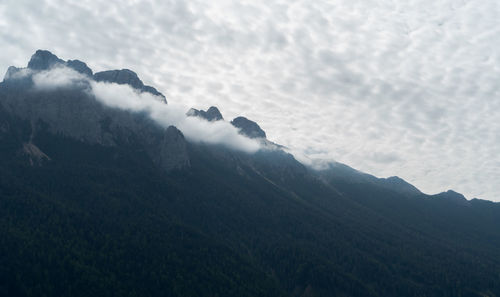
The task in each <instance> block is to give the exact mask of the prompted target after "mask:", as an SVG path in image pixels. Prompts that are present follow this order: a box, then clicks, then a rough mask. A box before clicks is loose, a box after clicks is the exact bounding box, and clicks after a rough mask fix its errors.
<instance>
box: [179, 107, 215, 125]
mask: <svg viewBox="0 0 500 297" xmlns="http://www.w3.org/2000/svg"><path fill="white" fill-rule="evenodd" d="M186 115H188V116H191V117H200V118H203V119H205V120H207V121H209V122H213V121H222V120H224V118H223V117H222V114H221V113H220V111H219V109H218V108H217V107H215V106H211V107H210V108H209V109H207V110H206V111H205V110H201V109H200V110H198V109H195V108H191V109H190V110H189V111H188V112H187V113H186Z"/></svg>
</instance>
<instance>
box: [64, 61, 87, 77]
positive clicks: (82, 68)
mask: <svg viewBox="0 0 500 297" xmlns="http://www.w3.org/2000/svg"><path fill="white" fill-rule="evenodd" d="M66 66H68V67H70V68H72V69H74V70H76V71H78V72H80V73H81V74H85V75H87V76H89V77H92V69H90V68H89V67H88V66H87V64H85V63H84V62H82V61H80V60H68V62H66Z"/></svg>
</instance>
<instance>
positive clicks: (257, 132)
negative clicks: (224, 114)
mask: <svg viewBox="0 0 500 297" xmlns="http://www.w3.org/2000/svg"><path fill="white" fill-rule="evenodd" d="M231 124H232V125H233V126H235V127H236V128H238V129H240V133H241V134H243V135H245V136H247V137H250V138H266V132H264V130H262V129H261V128H260V126H259V125H258V124H257V123H256V122H254V121H251V120H249V119H247V118H245V117H237V118H235V119H234V120H232V121H231Z"/></svg>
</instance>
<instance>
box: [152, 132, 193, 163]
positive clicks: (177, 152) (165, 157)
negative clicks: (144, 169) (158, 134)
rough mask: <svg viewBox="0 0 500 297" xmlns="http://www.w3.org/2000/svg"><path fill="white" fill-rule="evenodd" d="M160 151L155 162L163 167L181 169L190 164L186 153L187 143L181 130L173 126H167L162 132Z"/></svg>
mask: <svg viewBox="0 0 500 297" xmlns="http://www.w3.org/2000/svg"><path fill="white" fill-rule="evenodd" d="M159 147H160V152H159V154H158V156H157V158H156V162H158V165H160V166H161V167H163V168H169V169H182V168H186V167H189V166H190V162H189V156H188V154H187V144H186V140H185V139H184V135H183V134H182V132H181V131H180V130H179V129H177V128H176V127H174V126H169V127H168V128H167V130H166V131H165V133H164V134H163V139H162V140H161V144H160V146H159Z"/></svg>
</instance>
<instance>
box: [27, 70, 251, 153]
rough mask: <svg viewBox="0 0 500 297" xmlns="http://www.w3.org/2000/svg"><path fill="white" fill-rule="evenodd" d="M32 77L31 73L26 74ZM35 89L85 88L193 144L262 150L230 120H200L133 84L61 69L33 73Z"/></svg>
mask: <svg viewBox="0 0 500 297" xmlns="http://www.w3.org/2000/svg"><path fill="white" fill-rule="evenodd" d="M25 75H29V73H25ZM32 80H33V83H34V87H35V88H36V89H39V90H50V89H56V88H67V87H78V86H80V87H85V88H86V91H87V92H88V93H89V94H91V95H93V96H94V97H95V98H96V99H97V100H98V101H100V102H101V103H103V104H104V105H106V106H108V107H111V108H118V109H122V110H128V111H131V112H141V113H146V114H148V115H149V116H150V117H151V119H153V120H154V121H155V122H157V123H158V124H160V125H161V126H163V127H165V128H166V127H168V126H171V125H172V126H175V127H177V128H178V129H179V130H181V131H182V133H183V134H184V136H185V137H186V139H188V140H190V141H192V142H203V143H208V144H221V145H225V146H227V147H229V148H232V149H236V150H241V151H244V152H248V153H254V152H256V151H257V150H259V149H260V144H259V142H257V141H256V140H253V139H250V138H247V137H245V136H242V135H241V134H239V133H238V129H237V128H235V127H234V126H232V125H231V124H230V123H228V122H226V121H216V122H208V121H206V120H203V119H201V118H198V117H188V116H186V111H187V109H188V108H187V107H186V106H181V105H175V104H174V105H172V104H169V105H167V104H165V103H164V102H162V98H161V97H159V96H155V95H153V94H150V93H147V92H139V91H137V90H136V89H134V88H132V87H131V86H129V85H122V84H116V83H108V82H96V81H94V80H92V79H90V78H89V77H87V76H85V75H82V74H80V73H78V72H77V71H75V70H73V69H71V68H68V67H64V66H60V67H54V68H52V69H50V70H46V71H41V72H37V73H35V74H33V76H32Z"/></svg>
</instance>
